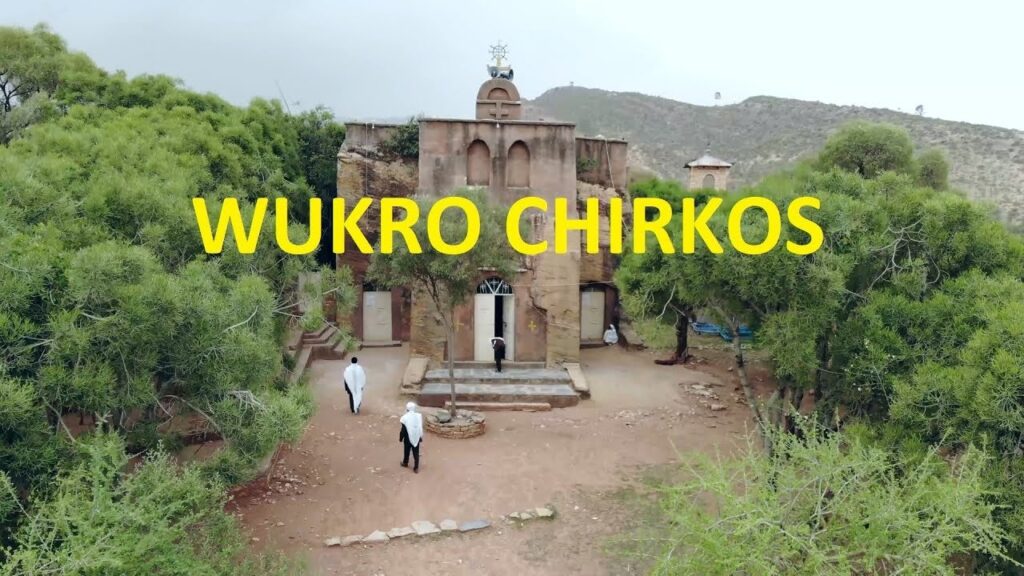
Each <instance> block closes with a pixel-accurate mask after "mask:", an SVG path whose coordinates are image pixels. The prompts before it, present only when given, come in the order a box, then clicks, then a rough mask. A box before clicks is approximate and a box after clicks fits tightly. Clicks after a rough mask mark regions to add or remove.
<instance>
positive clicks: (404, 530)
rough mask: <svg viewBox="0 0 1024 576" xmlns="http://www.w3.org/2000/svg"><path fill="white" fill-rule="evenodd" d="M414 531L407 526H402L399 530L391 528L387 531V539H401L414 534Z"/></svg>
mask: <svg viewBox="0 0 1024 576" xmlns="http://www.w3.org/2000/svg"><path fill="white" fill-rule="evenodd" d="M415 533H416V531H415V530H413V529H412V528H410V527H408V526H402V527H401V528H392V529H391V530H388V538H401V537H403V536H408V535H410V534H415Z"/></svg>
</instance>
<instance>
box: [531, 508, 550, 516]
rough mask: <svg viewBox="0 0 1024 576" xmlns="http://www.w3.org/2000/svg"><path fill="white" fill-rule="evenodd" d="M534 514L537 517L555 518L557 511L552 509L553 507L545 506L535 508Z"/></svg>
mask: <svg viewBox="0 0 1024 576" xmlns="http://www.w3.org/2000/svg"><path fill="white" fill-rule="evenodd" d="M533 514H534V516H536V517H537V518H554V517H555V511H554V510H552V509H551V508H546V507H545V508H534V509H533Z"/></svg>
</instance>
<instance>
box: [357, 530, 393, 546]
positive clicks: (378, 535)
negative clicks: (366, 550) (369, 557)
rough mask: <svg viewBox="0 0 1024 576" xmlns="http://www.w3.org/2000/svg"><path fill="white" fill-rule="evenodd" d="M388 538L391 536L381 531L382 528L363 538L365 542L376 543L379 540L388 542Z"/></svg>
mask: <svg viewBox="0 0 1024 576" xmlns="http://www.w3.org/2000/svg"><path fill="white" fill-rule="evenodd" d="M388 540H390V538H388V535H387V534H385V533H383V532H381V531H380V530H374V531H373V533H371V534H370V535H369V536H367V537H366V538H363V542H365V543H367V544H375V543H377V542H387V541H388Z"/></svg>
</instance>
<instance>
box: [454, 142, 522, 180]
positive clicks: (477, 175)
mask: <svg viewBox="0 0 1024 576" xmlns="http://www.w3.org/2000/svg"><path fill="white" fill-rule="evenodd" d="M466 185H468V186H490V185H491V149H490V147H488V146H487V143H486V142H484V141H483V140H474V141H473V142H472V143H471V144H470V145H469V148H468V149H467V150H466ZM505 186H507V187H509V188H529V187H530V149H529V148H527V146H526V143H525V142H523V141H522V140H516V141H515V142H514V143H513V144H512V146H511V147H510V148H509V149H508V156H507V157H506V162H505Z"/></svg>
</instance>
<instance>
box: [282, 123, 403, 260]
mask: <svg viewBox="0 0 1024 576" xmlns="http://www.w3.org/2000/svg"><path fill="white" fill-rule="evenodd" d="M295 121H296V122H297V124H298V138H299V147H298V152H299V158H300V162H301V163H302V171H303V174H304V175H305V178H306V182H308V183H309V185H310V187H312V188H313V192H314V194H315V195H316V196H317V197H318V198H320V199H321V200H323V204H322V206H323V213H322V216H321V222H322V223H323V225H322V227H321V228H322V234H323V236H322V238H324V239H325V242H324V243H322V244H321V250H320V251H319V252H317V261H318V262H320V263H321V264H327V265H330V266H333V265H334V252H333V251H331V250H330V249H327V250H324V249H323V246H325V245H326V239H329V238H331V237H332V228H331V226H332V223H333V214H334V211H333V202H332V201H333V200H334V197H335V196H336V195H337V187H338V186H337V179H338V150H339V149H341V144H342V142H343V141H344V140H345V127H344V126H342V125H341V124H338V123H337V122H336V121H335V119H334V115H333V114H331V112H330V111H329V110H327V109H326V108H323V107H317V108H314V109H313V110H309V111H306V112H303V113H302V114H299V115H298V116H296V117H295ZM417 134H418V133H417Z"/></svg>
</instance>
